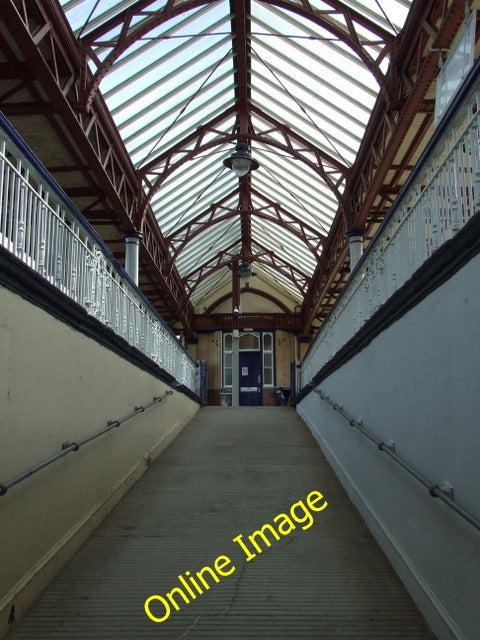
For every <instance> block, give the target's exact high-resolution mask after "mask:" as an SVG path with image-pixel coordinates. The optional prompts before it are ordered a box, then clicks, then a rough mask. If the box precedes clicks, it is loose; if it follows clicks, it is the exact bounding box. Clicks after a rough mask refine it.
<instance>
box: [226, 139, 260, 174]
mask: <svg viewBox="0 0 480 640" xmlns="http://www.w3.org/2000/svg"><path fill="white" fill-rule="evenodd" d="M223 164H224V165H225V166H226V167H228V168H229V169H232V171H234V172H235V174H236V175H237V176H238V177H239V178H241V177H242V176H245V175H246V174H247V173H249V172H250V171H253V170H254V169H258V167H259V166H260V165H259V164H258V162H257V161H256V160H254V159H253V158H252V156H251V154H250V149H249V148H248V144H246V143H245V142H238V143H237V144H236V145H235V151H234V152H233V153H232V155H231V156H230V157H229V158H225V160H224V161H223Z"/></svg>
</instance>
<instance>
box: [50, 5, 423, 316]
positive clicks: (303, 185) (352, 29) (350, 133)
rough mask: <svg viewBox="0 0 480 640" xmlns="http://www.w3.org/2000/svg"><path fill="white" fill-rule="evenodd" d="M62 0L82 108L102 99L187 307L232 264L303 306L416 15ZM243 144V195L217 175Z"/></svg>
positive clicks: (386, 10) (367, 8)
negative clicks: (81, 68) (75, 53)
mask: <svg viewBox="0 0 480 640" xmlns="http://www.w3.org/2000/svg"><path fill="white" fill-rule="evenodd" d="M60 2H61V5H62V6H63V8H64V10H65V12H66V16H67V18H68V19H69V21H70V23H71V26H72V28H73V30H74V31H75V33H76V34H77V36H78V39H79V46H80V47H81V51H82V52H83V54H84V56H85V62H86V65H85V69H89V70H90V73H87V72H85V78H84V84H85V92H84V95H83V103H84V105H85V108H87V109H88V108H89V107H90V106H91V105H93V103H94V100H95V96H96V95H97V93H98V92H100V93H101V94H102V96H103V99H104V100H105V102H106V104H107V106H108V107H109V109H110V112H111V114H112V117H113V119H114V121H115V123H116V124H117V127H118V130H119V132H120V135H121V137H122V139H123V141H124V144H125V146H126V149H127V151H128V152H129V154H130V156H131V158H132V161H133V163H134V165H135V168H136V170H137V175H138V176H139V180H140V181H141V190H140V191H139V194H140V199H139V213H138V220H141V219H142V217H143V219H145V218H144V216H145V215H147V211H150V210H151V212H152V214H153V216H154V218H155V219H156V220H157V223H158V226H159V228H160V230H161V231H162V233H163V236H164V237H165V239H166V244H167V247H168V251H169V253H170V260H171V264H170V268H171V269H174V270H176V271H177V272H178V274H179V277H180V278H181V280H182V282H183V284H184V286H185V288H186V290H187V291H188V292H189V295H190V296H191V300H192V302H193V303H194V304H201V299H202V296H204V295H206V294H207V292H208V293H209V294H211V287H221V286H223V285H224V283H225V282H226V281H227V280H228V277H231V269H230V267H231V265H232V263H233V262H234V261H235V260H240V259H243V258H248V259H249V260H250V261H252V262H253V264H254V269H258V271H259V272H261V273H262V277H264V278H265V279H266V280H270V281H271V282H272V285H273V284H275V285H276V286H279V285H280V286H282V288H283V289H284V290H285V292H287V293H288V295H290V296H291V298H292V304H293V302H294V303H295V304H297V303H298V302H299V301H301V302H303V296H305V294H306V293H307V291H308V287H309V285H310V284H311V279H312V277H313V276H314V274H315V273H316V272H317V271H318V261H319V258H320V256H321V255H322V252H323V247H324V244H325V242H326V241H327V240H328V236H329V233H330V232H331V229H332V224H333V221H334V219H335V217H336V216H337V215H339V213H341V215H344V216H347V214H348V212H349V205H350V202H349V200H348V199H345V195H344V193H345V188H346V185H347V182H348V177H349V175H350V172H351V169H352V167H353V166H354V164H355V161H356V156H357V154H358V151H359V149H360V147H361V143H362V139H363V136H364V133H365V129H366V127H367V125H368V120H369V117H370V113H371V110H372V108H373V106H374V103H375V100H376V98H377V96H378V94H379V93H380V92H382V93H383V94H384V95H385V96H386V97H387V100H390V99H392V91H391V77H390V75H389V60H390V56H391V55H392V52H393V51H394V49H395V41H396V39H397V37H398V34H399V33H400V32H401V29H402V27H403V24H404V21H405V18H406V13H407V10H408V8H409V7H410V5H411V2H409V1H407V0H388V2H387V1H386V0H378V1H375V2H371V1H369V0H343V1H341V0H310V2H300V1H297V0H168V1H162V0H156V1H154V0H137V1H136V2H135V1H134V2H132V1H131V0H130V1H127V0H110V1H109V2H108V3H106V4H104V3H102V1H100V2H97V0H60ZM107 5H108V6H107ZM239 139H246V140H247V142H248V143H249V144H250V145H251V147H252V152H253V155H254V157H256V158H257V159H258V160H259V162H260V165H261V166H260V168H259V170H258V171H257V172H255V173H253V174H252V175H251V176H249V177H247V178H244V179H243V183H242V181H241V180H240V181H239V180H237V179H236V178H235V177H234V176H233V174H231V173H229V172H228V170H226V169H223V168H222V159H223V158H224V157H225V156H227V155H229V154H230V152H231V151H232V149H233V145H234V144H235V143H236V142H237V141H238V140H239ZM242 184H243V187H242ZM242 193H243V195H242ZM245 193H247V194H248V197H247V198H246V199H245ZM245 202H248V207H246V206H245ZM342 212H343V213H342ZM287 256H288V259H289V260H290V262H288V260H287ZM209 287H210V289H209Z"/></svg>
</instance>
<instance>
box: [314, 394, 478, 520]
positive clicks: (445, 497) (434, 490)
mask: <svg viewBox="0 0 480 640" xmlns="http://www.w3.org/2000/svg"><path fill="white" fill-rule="evenodd" d="M315 393H316V394H317V395H319V396H320V398H321V399H322V400H324V401H325V402H327V404H329V405H330V406H331V407H332V409H333V410H334V411H337V412H338V413H339V414H340V415H341V416H343V418H345V420H347V422H348V423H349V424H350V426H351V427H354V428H355V429H357V430H358V431H359V432H360V433H361V434H362V435H364V436H365V437H366V438H368V439H369V440H370V441H371V442H373V444H375V445H376V446H377V448H378V449H379V450H380V451H384V452H385V453H386V454H388V455H389V456H390V458H392V460H394V461H395V462H397V463H398V464H399V465H400V466H401V467H402V468H403V469H405V471H407V472H408V473H409V474H410V475H411V476H413V477H414V478H415V479H416V480H418V482H420V483H421V484H422V485H423V486H424V487H426V488H427V489H428V493H429V494H430V495H431V496H432V498H440V500H442V501H443V502H444V503H445V504H447V505H448V506H449V507H450V508H451V509H453V510H454V511H455V512H456V513H458V515H460V516H461V517H462V518H463V519H464V520H466V521H467V522H468V523H469V524H471V525H472V526H473V527H475V529H477V530H478V531H480V520H478V519H477V518H475V516H472V515H471V514H470V513H468V511H466V510H465V509H464V508H463V507H461V506H460V505H459V504H457V503H456V502H455V501H454V500H453V497H452V496H453V489H452V487H450V486H448V485H439V484H436V483H432V482H429V481H428V480H427V479H426V478H425V477H424V476H423V475H422V474H421V473H419V472H418V471H417V470H416V469H414V468H413V467H411V466H410V465H409V464H408V462H406V461H405V460H404V459H403V458H401V457H400V456H399V455H398V454H397V453H395V443H394V442H392V441H387V442H385V441H383V440H378V439H377V438H376V437H375V436H374V435H373V434H372V433H370V432H369V431H368V429H366V428H365V427H364V424H363V420H360V421H358V420H355V418H354V417H353V416H351V415H350V414H349V413H348V412H347V411H345V409H344V408H343V407H342V406H341V405H339V404H337V403H336V402H335V401H334V400H332V399H331V398H330V397H329V396H327V395H326V394H324V393H323V391H321V390H320V389H319V388H317V389H315Z"/></svg>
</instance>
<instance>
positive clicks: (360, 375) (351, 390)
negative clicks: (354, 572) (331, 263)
mask: <svg viewBox="0 0 480 640" xmlns="http://www.w3.org/2000/svg"><path fill="white" fill-rule="evenodd" d="M479 273H480V258H479V257H478V256H477V257H475V258H474V259H472V260H471V261H470V262H469V263H468V264H467V265H466V266H464V267H463V269H462V270H461V271H459V272H458V273H456V274H455V275H454V276H452V277H451V278H450V279H449V280H448V281H447V282H445V283H444V284H443V285H442V286H441V287H439V288H438V289H436V290H435V291H434V292H432V293H430V295H428V296H427V297H426V298H425V299H424V300H423V301H422V302H420V303H419V304H418V305H417V306H416V307H415V308H413V309H411V310H410V311H408V312H407V313H406V314H405V315H404V316H403V317H401V318H400V319H399V320H398V321H397V322H395V323H394V324H392V325H391V326H390V327H389V328H387V329H386V330H385V331H383V332H382V333H380V334H379V335H378V336H377V337H376V338H375V339H374V340H373V341H372V342H371V343H370V344H369V345H368V346H367V347H365V348H364V349H363V350H362V351H360V353H358V354H357V355H355V356H354V357H352V358H351V359H350V360H348V361H347V362H346V364H344V365H343V366H342V367H341V368H340V369H338V370H336V371H334V372H333V373H332V374H331V375H329V376H328V377H327V378H326V379H324V380H323V381H321V382H320V384H319V387H320V389H321V390H322V391H323V392H324V393H325V394H326V395H328V396H329V397H331V398H332V400H334V401H336V402H337V403H338V404H339V405H341V406H343V408H344V409H345V411H347V412H348V413H349V414H350V415H352V416H353V417H354V418H355V419H356V420H358V421H360V420H363V422H364V426H365V427H366V428H368V429H369V430H370V431H372V432H373V434H375V436H376V437H377V438H378V440H381V441H388V440H393V441H394V442H395V444H396V452H397V454H398V455H399V456H401V457H402V458H404V459H405V460H406V461H407V462H408V463H409V464H410V465H411V466H412V467H413V468H415V469H416V470H418V471H419V472H420V473H421V474H422V475H423V476H424V477H426V478H427V479H429V480H431V481H432V484H437V483H438V484H441V483H442V482H444V481H445V482H448V483H449V484H450V485H452V486H453V487H454V497H455V501H456V502H458V504H459V505H461V506H463V507H464V508H465V509H466V510H467V511H469V512H470V513H471V514H472V515H474V516H476V517H477V518H480V500H479V493H478V492H479V487H480V464H479V461H480V444H479V443H480V440H479V429H478V415H479V410H480V390H479V380H480V364H479V363H480V295H479V293H480V281H479V278H478V274H479ZM298 412H299V414H300V415H301V416H302V417H303V419H304V420H305V421H306V423H307V424H308V425H309V426H310V428H311V430H312V432H313V433H314V435H315V436H316V438H317V440H318V442H319V444H320V446H321V447H322V449H323V451H324V452H325V454H326V456H327V458H328V460H329V461H330V463H331V464H332V466H333V468H334V469H335V471H336V473H337V474H338V476H339V478H340V479H341V481H342V482H343V484H344V486H345V488H346V489H347V491H348V493H349V495H350V497H351V499H352V500H353V502H354V503H355V504H356V506H357V507H358V509H359V511H360V512H361V514H362V516H363V518H364V519H365V521H366V522H367V524H368V526H369V527H370V529H371V530H372V532H373V533H374V535H375V536H376V538H377V540H378V541H379V543H380V544H381V546H382V547H383V549H384V550H385V552H386V554H387V555H388V557H389V559H390V561H391V562H392V564H393V566H394V567H395V568H396V570H397V571H398V573H399V575H400V577H401V578H402V580H403V581H404V583H405V585H406V586H407V588H408V589H409V591H410V593H411V594H412V596H413V597H414V599H415V600H416V602H417V604H418V605H419V607H420V609H421V610H422V611H423V613H424V615H425V616H426V618H427V620H428V622H429V623H430V625H431V626H432V628H433V629H434V631H435V632H436V634H437V635H438V638H439V639H440V640H446V639H449V640H450V639H452V638H457V639H458V638H462V639H467V640H475V639H476V638H478V637H479V636H478V634H479V629H480V608H479V606H478V604H479V602H480V571H479V567H480V532H479V531H477V530H475V529H474V528H473V527H472V526H471V525H469V524H468V523H467V522H465V521H464V520H463V519H462V518H461V517H460V516H458V515H457V514H456V513H454V512H453V511H452V510H451V509H450V508H449V507H448V506H446V505H445V504H444V503H443V502H441V501H440V500H439V499H434V498H432V497H431V496H430V495H429V492H428V490H427V489H425V487H424V486H423V485H421V484H420V483H418V482H417V481H416V480H415V479H414V478H413V477H411V476H410V475H408V474H407V473H406V472H405V471H404V470H403V469H402V468H401V467H400V466H399V465H397V464H396V463H395V462H394V461H393V460H391V459H390V458H389V457H388V456H387V454H385V453H384V452H381V451H380V450H378V448H377V447H376V446H375V445H374V444H372V442H370V441H369V440H367V439H366V438H365V437H364V436H362V435H361V434H360V433H359V432H358V431H357V430H355V429H353V428H351V427H350V425H349V424H348V422H347V421H346V420H345V419H344V418H343V417H342V416H341V415H340V414H339V413H338V412H335V411H334V410H333V409H332V408H331V407H330V406H329V405H328V404H327V403H326V402H325V401H322V400H321V399H320V397H319V396H318V394H316V393H315V392H311V393H309V394H308V395H307V396H306V397H305V398H304V399H303V400H302V401H301V402H300V403H299V405H298Z"/></svg>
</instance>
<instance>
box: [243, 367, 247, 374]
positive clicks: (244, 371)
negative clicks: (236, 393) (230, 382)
mask: <svg viewBox="0 0 480 640" xmlns="http://www.w3.org/2000/svg"><path fill="white" fill-rule="evenodd" d="M242 376H248V367H242Z"/></svg>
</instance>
